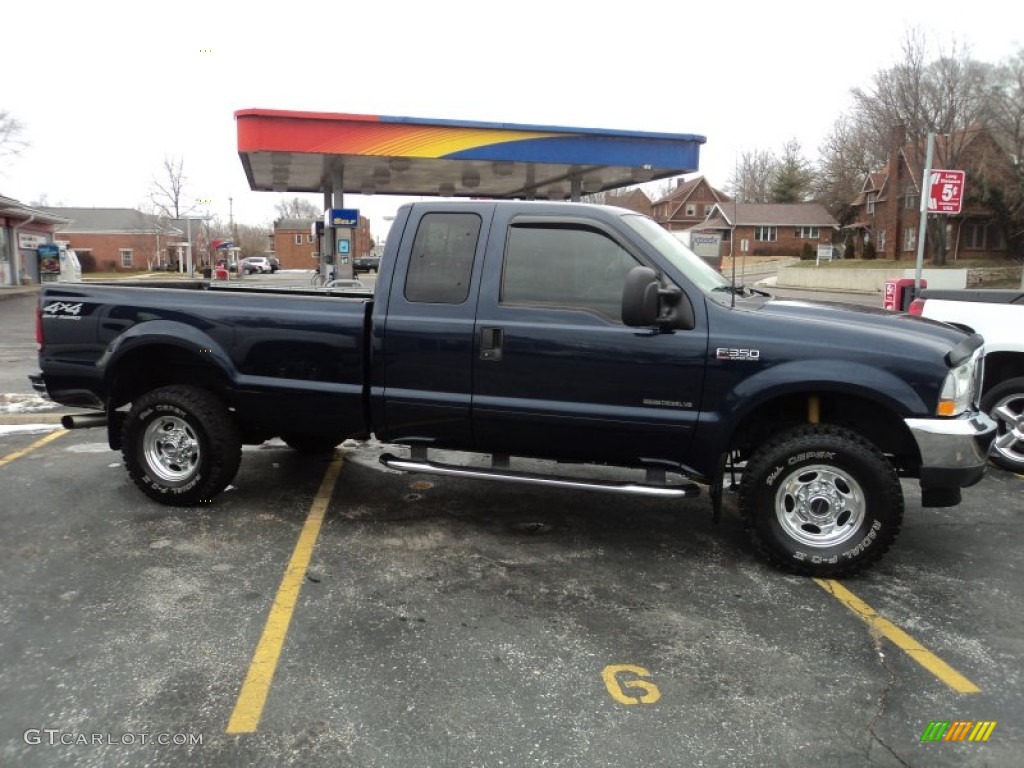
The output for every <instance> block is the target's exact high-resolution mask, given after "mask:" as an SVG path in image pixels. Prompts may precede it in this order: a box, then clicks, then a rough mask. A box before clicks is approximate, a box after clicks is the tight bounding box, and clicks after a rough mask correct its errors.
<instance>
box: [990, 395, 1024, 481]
mask: <svg viewBox="0 0 1024 768" xmlns="http://www.w3.org/2000/svg"><path fill="white" fill-rule="evenodd" d="M981 409H982V410H983V411H985V413H987V414H988V415H989V416H991V417H992V419H993V421H995V423H996V426H997V428H998V430H997V432H996V439H995V442H993V443H992V451H991V453H989V458H991V459H992V461H994V462H995V463H996V464H998V465H999V466H1000V467H1002V468H1003V469H1008V470H1009V471H1011V472H1017V473H1018V474H1020V473H1024V378H1020V379H1010V380H1009V381H1004V382H1002V383H1001V384H997V385H996V386H994V387H992V389H990V390H989V391H988V392H986V393H985V397H983V398H982V400H981Z"/></svg>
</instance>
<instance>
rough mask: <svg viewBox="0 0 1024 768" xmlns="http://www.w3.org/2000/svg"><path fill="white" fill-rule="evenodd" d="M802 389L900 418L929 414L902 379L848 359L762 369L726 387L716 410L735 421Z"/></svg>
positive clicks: (797, 361) (883, 370)
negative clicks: (864, 403)
mask: <svg viewBox="0 0 1024 768" xmlns="http://www.w3.org/2000/svg"><path fill="white" fill-rule="evenodd" d="M734 364H735V363H734ZM936 384H938V381H937V382H936ZM802 392H807V393H814V392H836V393H841V394H845V395H853V396H856V397H862V398H864V399H866V400H871V401H873V402H875V403H878V404H879V405H881V406H882V407H884V408H886V409H888V410H890V411H892V412H893V413H895V414H898V415H899V416H901V417H903V418H906V417H909V416H921V415H923V414H930V413H931V411H930V409H929V408H928V406H927V405H926V404H925V402H924V400H923V399H922V398H921V395H920V394H919V393H918V392H917V391H916V390H915V389H914V388H913V387H912V386H911V385H910V384H908V383H907V381H906V380H905V379H903V378H901V377H899V376H896V375H895V374H893V373H891V372H890V371H888V370H885V369H884V368H878V367H875V366H871V365H866V364H864V363H857V362H853V361H849V360H829V359H818V360H794V361H792V362H786V363H780V364H779V365H772V366H769V367H766V368H763V369H761V370H759V371H758V372H756V373H754V374H753V375H751V376H748V377H746V378H744V379H742V380H740V381H738V382H737V383H736V386H735V387H733V388H732V389H731V390H728V391H727V392H726V393H725V395H724V396H723V397H722V399H721V401H720V409H719V410H721V411H723V412H724V413H727V414H729V415H730V419H729V421H732V422H738V421H741V420H742V419H743V417H744V416H746V415H747V414H748V413H750V412H751V411H754V410H756V409H757V408H759V407H760V406H761V405H763V404H764V403H766V402H768V401H770V400H774V399H776V398H779V397H783V396H785V395H792V394H798V393H802Z"/></svg>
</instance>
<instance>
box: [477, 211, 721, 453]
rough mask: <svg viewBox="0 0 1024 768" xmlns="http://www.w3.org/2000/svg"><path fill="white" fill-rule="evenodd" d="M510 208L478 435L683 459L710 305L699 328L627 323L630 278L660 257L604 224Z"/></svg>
mask: <svg viewBox="0 0 1024 768" xmlns="http://www.w3.org/2000/svg"><path fill="white" fill-rule="evenodd" d="M503 215H504V212H503V211H502V210H501V209H499V210H498V212H497V213H496V215H495V222H494V224H493V227H492V232H493V233H494V234H493V235H492V239H491V243H490V245H489V247H488V253H487V259H488V264H487V267H486V269H485V272H484V279H483V283H482V285H481V290H480V300H479V309H478V312H477V322H476V331H475V336H476V345H477V351H476V355H475V358H474V361H473V386H474V389H473V428H474V436H475V439H476V442H477V443H478V444H479V445H481V446H486V448H487V450H489V451H495V452H502V453H509V454H513V455H517V454H518V455H540V456H547V457H550V458H563V459H567V460H581V461H606V462H616V463H630V464H631V463H636V462H640V461H642V460H645V459H647V460H658V461H672V462H678V463H683V458H684V456H685V454H686V450H687V448H688V445H689V442H690V440H691V437H692V432H693V429H694V427H695V425H696V421H697V416H698V413H699V407H700V402H701V395H702V389H703V383H704V367H705V361H706V353H707V338H708V334H707V319H706V314H705V309H704V306H703V303H700V304H699V305H698V304H695V305H694V310H695V316H696V318H697V321H696V322H697V325H696V327H695V328H694V329H692V330H685V331H683V330H679V331H673V332H669V333H661V332H658V330H657V329H653V328H652V329H646V328H630V327H627V326H626V325H624V324H623V323H622V319H621V305H622V290H623V286H624V283H625V276H626V274H627V273H628V272H629V271H630V270H631V269H632V268H634V267H636V266H638V265H646V266H651V265H650V264H649V263H648V262H649V257H647V256H645V255H644V254H643V253H642V252H641V251H639V250H638V249H637V248H636V246H635V245H634V244H632V243H631V242H630V241H629V240H628V239H627V238H625V237H623V236H622V234H621V233H619V232H617V231H616V230H615V229H613V228H612V227H610V226H607V225H604V224H601V223H599V222H594V221H589V220H586V219H582V218H578V217H562V218H558V217H556V216H529V217H527V216H523V215H521V214H520V215H519V216H513V218H511V220H509V221H502V220H501V218H502V216H503ZM498 233H500V234H501V235H503V237H501V238H499V237H498ZM495 261H497V262H500V263H494V262H495ZM685 300H686V301H689V300H690V299H688V298H686V299H685Z"/></svg>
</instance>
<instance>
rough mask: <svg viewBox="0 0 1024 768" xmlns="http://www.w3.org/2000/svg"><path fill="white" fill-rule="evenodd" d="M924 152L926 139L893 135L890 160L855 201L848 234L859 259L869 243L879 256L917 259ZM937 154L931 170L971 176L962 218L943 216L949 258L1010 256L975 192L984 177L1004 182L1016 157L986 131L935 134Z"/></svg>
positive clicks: (899, 133)
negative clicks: (851, 238)
mask: <svg viewBox="0 0 1024 768" xmlns="http://www.w3.org/2000/svg"><path fill="white" fill-rule="evenodd" d="M925 154H926V147H925V142H924V140H922V141H920V142H908V141H905V133H904V132H903V131H901V130H899V129H897V130H896V131H895V132H894V134H893V142H892V146H891V147H890V150H889V161H888V162H887V163H886V164H885V166H884V167H883V168H881V169H880V170H878V171H875V172H874V173H870V174H868V175H867V177H866V178H865V179H864V185H863V187H862V189H861V192H860V194H859V195H858V196H857V198H856V200H854V201H853V203H852V205H853V208H854V210H855V212H856V213H855V217H854V223H853V224H851V225H849V226H848V227H847V230H848V231H851V232H852V233H853V234H855V235H856V237H855V246H856V249H857V254H858V255H861V254H863V251H864V246H865V243H867V242H870V243H871V244H872V246H873V247H874V251H875V256H876V257H877V258H885V259H916V257H917V239H918V229H919V228H920V225H921V177H922V174H923V166H924V162H923V159H924V157H925ZM934 155H935V157H934V160H933V161H932V167H933V168H942V169H944V170H963V171H966V172H967V182H966V190H965V192H966V194H965V197H964V205H963V209H962V210H961V212H960V214H959V215H942V216H941V217H940V218H941V219H944V220H945V243H946V255H947V258H949V259H956V258H999V257H1003V256H1006V255H1007V252H1008V250H1007V244H1006V238H1005V237H1004V236H1003V232H1002V231H1001V229H1000V228H999V226H998V225H997V223H996V221H995V217H994V215H993V212H992V210H991V209H989V208H988V207H986V206H985V205H984V204H982V203H981V202H980V201H979V200H978V195H977V194H976V192H977V186H978V181H979V180H980V178H981V177H982V175H984V176H985V177H986V178H987V179H988V180H989V182H993V181H995V182H996V183H1002V182H1003V181H1005V179H1003V178H1001V177H1002V176H1004V175H1006V174H1008V170H1007V169H1008V168H1009V167H1011V166H1012V158H1010V157H1009V156H1008V155H1007V154H1006V152H1005V151H1004V150H1003V149H1002V148H1001V147H1000V146H999V144H998V143H997V142H996V141H995V139H994V138H993V137H992V135H991V134H990V133H989V132H988V131H986V130H984V129H982V128H972V129H970V130H967V131H960V132H958V133H955V134H952V135H950V136H937V137H936V139H935V150H934ZM952 158H956V159H955V160H954V159H952ZM933 220H934V217H933ZM929 231H931V226H929Z"/></svg>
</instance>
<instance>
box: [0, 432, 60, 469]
mask: <svg viewBox="0 0 1024 768" xmlns="http://www.w3.org/2000/svg"><path fill="white" fill-rule="evenodd" d="M66 434H67V430H57V431H56V432H51V433H50V434H48V435H46V436H45V437H41V438H39V439H38V440H36V441H35V442H34V443H32V445H30V446H28V447H27V448H22V449H21V450H20V451H15V452H14V453H8V454H7V455H6V456H4V457H3V458H0V467H2V466H5V465H7V464H10V463H11V462H12V461H14V460H15V459H20V458H21V457H22V456H24V455H26V454H28V453H32V451H34V450H35V449H36V448H42V447H43V446H44V445H46V444H47V443H50V442H53V441H54V440H56V439H57V438H58V437H60V436H61V435H66Z"/></svg>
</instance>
